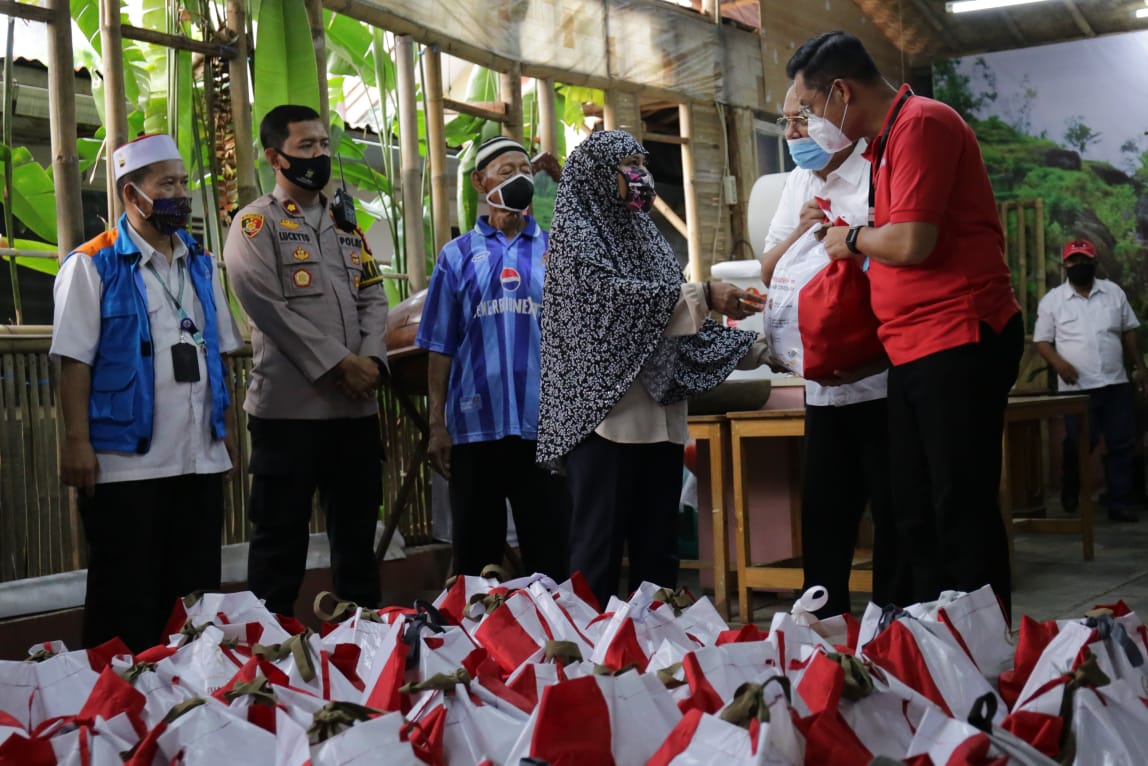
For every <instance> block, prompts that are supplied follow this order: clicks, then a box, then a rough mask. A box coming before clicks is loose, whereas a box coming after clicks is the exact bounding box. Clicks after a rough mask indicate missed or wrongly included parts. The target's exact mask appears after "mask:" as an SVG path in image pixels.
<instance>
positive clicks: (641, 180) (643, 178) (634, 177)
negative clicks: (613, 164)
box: [618, 165, 658, 213]
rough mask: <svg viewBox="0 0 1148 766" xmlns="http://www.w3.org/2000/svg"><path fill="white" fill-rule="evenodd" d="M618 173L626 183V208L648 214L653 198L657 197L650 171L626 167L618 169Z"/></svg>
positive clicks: (634, 166) (632, 166)
mask: <svg viewBox="0 0 1148 766" xmlns="http://www.w3.org/2000/svg"><path fill="white" fill-rule="evenodd" d="M618 172H619V173H621V174H622V179H623V180H624V181H625V182H626V207H628V208H630V209H631V210H634V211H641V212H643V213H648V212H650V209H651V208H653V207H654V198H655V197H657V196H658V192H657V190H656V189H655V188H654V177H653V176H652V175H651V174H650V171H648V170H646V169H645V168H641V167H637V166H636V165H627V166H626V167H622V168H618Z"/></svg>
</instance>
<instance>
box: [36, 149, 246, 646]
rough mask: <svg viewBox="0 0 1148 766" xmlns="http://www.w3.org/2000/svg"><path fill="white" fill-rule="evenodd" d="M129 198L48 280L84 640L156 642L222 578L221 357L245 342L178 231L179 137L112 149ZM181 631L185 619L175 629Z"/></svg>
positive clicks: (203, 264) (184, 182) (63, 469)
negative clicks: (75, 510)
mask: <svg viewBox="0 0 1148 766" xmlns="http://www.w3.org/2000/svg"><path fill="white" fill-rule="evenodd" d="M112 165H113V168H114V172H115V179H116V193H117V194H118V195H119V198H120V200H121V201H122V202H123V205H124V213H123V215H121V216H120V219H119V221H118V222H117V225H116V228H115V229H113V230H112V231H108V232H105V233H103V234H101V235H99V236H98V237H96V238H95V239H92V240H91V241H89V242H87V243H85V244H84V245H81V246H80V247H79V248H77V249H76V250H75V251H73V252H72V253H70V254H69V255H68V257H67V258H66V259H65V261H64V263H63V265H62V266H61V267H60V272H59V275H58V276H57V277H56V284H55V318H54V323H53V331H52V347H51V352H50V354H51V357H52V359H53V360H55V361H58V362H59V364H60V408H61V410H62V412H63V416H64V441H63V444H62V446H61V449H60V476H61V478H62V479H63V481H64V483H65V484H69V485H71V486H73V487H75V488H76V489H77V491H78V500H79V502H78V506H79V511H80V517H81V519H82V520H83V524H84V534H85V537H86V538H87V541H88V582H87V595H86V597H85V601H84V628H83V644H84V646H87V647H91V646H96V645H98V644H100V643H103V642H104V641H107V640H109V639H111V638H113V637H115V636H119V637H120V638H121V639H123V641H124V642H125V643H126V644H127V645H128V647H129V648H130V649H131V650H132V651H133V652H140V651H142V650H144V649H146V648H148V647H151V646H154V645H155V644H157V643H160V642H162V641H164V639H165V638H166V637H165V636H164V635H163V628H164V626H165V623H166V621H167V617H168V615H169V614H170V613H171V610H172V606H173V604H174V602H175V599H176V598H178V597H180V596H183V595H185V594H188V593H191V592H194V591H202V590H213V589H218V588H219V581H220V536H221V531H222V522H223V478H224V476H225V475H226V474H227V473H229V472H230V470H231V467H232V459H231V456H230V453H232V449H231V441H230V435H229V434H227V409H228V407H229V406H230V397H229V395H228V387H227V382H226V380H227V378H226V374H225V373H226V367H225V365H224V361H223V358H222V354H225V353H229V352H231V351H234V350H236V349H237V348H239V347H240V345H242V340H241V338H240V336H239V331H238V329H237V328H236V325H235V321H234V320H233V319H232V316H231V312H230V311H229V310H228V302H227V299H226V298H225V297H224V295H223V290H222V288H221V286H220V280H219V271H218V268H217V267H216V264H215V261H214V259H213V258H212V256H211V255H210V254H209V253H206V252H205V251H204V250H203V248H202V246H200V244H199V243H198V242H197V241H196V240H195V239H193V238H192V236H191V235H190V234H188V232H187V229H186V227H187V224H188V222H189V220H190V218H191V197H190V196H189V195H188V179H187V171H186V170H185V168H184V164H183V160H182V159H181V158H180V156H179V151H178V150H177V148H176V145H175V141H173V140H172V138H171V137H170V136H167V135H147V136H142V137H140V138H137V139H136V140H134V141H132V142H130V143H127V144H124V145H123V146H121V147H119V148H118V149H116V150H115V152H114V153H113V155H112ZM176 627H177V629H178V627H179V626H176Z"/></svg>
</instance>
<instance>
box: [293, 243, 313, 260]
mask: <svg viewBox="0 0 1148 766" xmlns="http://www.w3.org/2000/svg"><path fill="white" fill-rule="evenodd" d="M291 257H292V258H294V259H295V260H297V261H305V260H307V259H308V258H310V257H311V253H310V252H308V250H307V248H305V247H302V246H300V247H297V248H295V252H293V253H291Z"/></svg>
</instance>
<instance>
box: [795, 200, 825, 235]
mask: <svg viewBox="0 0 1148 766" xmlns="http://www.w3.org/2000/svg"><path fill="white" fill-rule="evenodd" d="M828 220H829V219H828V218H826V217H825V211H824V210H822V209H821V206H820V205H819V204H817V200H816V199H811V200H809V201H808V202H806V203H805V204H804V205H802V206H801V210H800V211H799V212H798V214H797V228H798V229H799V230H800V231H802V232H806V231H809V227H810V226H813V225H815V224H819V223H826V222H827V221H828Z"/></svg>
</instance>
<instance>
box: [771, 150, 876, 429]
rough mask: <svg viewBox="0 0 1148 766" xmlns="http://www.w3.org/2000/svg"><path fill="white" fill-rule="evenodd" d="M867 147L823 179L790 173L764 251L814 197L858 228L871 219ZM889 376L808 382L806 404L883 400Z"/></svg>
mask: <svg viewBox="0 0 1148 766" xmlns="http://www.w3.org/2000/svg"><path fill="white" fill-rule="evenodd" d="M866 146H867V144H866V143H865V141H864V140H861V141H858V142H857V145H856V146H855V147H854V148H853V153H852V154H850V155H849V158H848V159H847V160H845V162H842V163H841V166H840V167H839V168H837V169H836V170H834V171H833V172H832V173H829V174H828V175H827V176H826V177H825V178H824V179H822V178H821V177H820V176H818V175H817V174H816V173H814V172H813V171H812V170H803V169H801V168H797V169H796V170H794V171H793V172H792V173H790V174H789V178H787V179H786V181H785V188H784V189H782V191H781V199H780V200H779V201H778V205H777V212H776V213H774V216H773V220H772V221H771V222H770V224H769V233H768V234H766V236H765V244H764V245H763V247H762V252H765V251H766V250H771V249H773V248H774V247H777V246H778V245H779V244H781V243H782V242H784V241H785V240H786V239H787V238H788V237H789V235H790V234H792V233H793V231H794V230H795V229H796V228H797V226H798V223H799V216H800V214H801V208H802V206H803V205H805V203H806V202H808V201H809V200H811V199H813V198H814V197H821V198H822V199H828V200H829V203H830V209H831V211H832V213H833V214H834V215H835V216H838V217H840V218H843V219H845V220H846V221H848V222H849V223H850V224H851V225H854V226H859V225H861V224H865V223H867V222H868V220H869V161H868V160H867V159H865V158H864V157H862V156H861V155H862V154H863V153H864V152H865V147H866ZM888 380H889V374H888V373H887V372H880V373H878V374H876V375H871V376H869V377H868V378H865V379H863V380H859V381H857V382H856V383H850V384H848V385H844V386H822V385H820V384H818V383H814V382H813V381H811V380H809V381H806V382H805V403H806V404H811V405H814V406H819V407H843V406H845V405H848V404H858V403H860V402H869V401H873V400H875V399H884V398H885V396H886V395H887V393H888Z"/></svg>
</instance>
